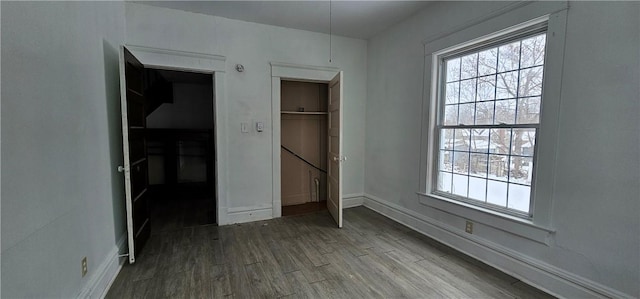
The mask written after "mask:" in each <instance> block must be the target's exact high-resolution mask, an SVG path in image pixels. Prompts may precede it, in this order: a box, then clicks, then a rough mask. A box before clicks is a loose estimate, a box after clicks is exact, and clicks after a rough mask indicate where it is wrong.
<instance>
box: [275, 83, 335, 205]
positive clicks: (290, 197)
mask: <svg viewBox="0 0 640 299" xmlns="http://www.w3.org/2000/svg"><path fill="white" fill-rule="evenodd" d="M280 88H281V91H280V92H281V96H280V110H281V111H280V117H281V122H280V126H281V128H280V132H281V141H280V144H281V200H282V216H290V215H298V214H304V213H310V212H316V211H322V210H326V209H327V158H328V148H327V144H328V142H327V141H328V123H327V121H328V112H327V111H328V97H329V95H328V90H329V85H328V84H327V83H313V82H301V81H286V80H282V81H281V86H280Z"/></svg>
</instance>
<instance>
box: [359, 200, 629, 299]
mask: <svg viewBox="0 0 640 299" xmlns="http://www.w3.org/2000/svg"><path fill="white" fill-rule="evenodd" d="M364 197H365V200H364V206H365V207H367V208H369V209H371V210H374V211H376V212H378V213H380V214H382V215H384V216H386V217H389V218H391V219H393V220H395V221H396V222H398V223H401V224H403V225H406V226H408V227H410V228H412V229H414V230H416V231H418V232H420V233H422V234H424V235H426V236H428V237H430V238H433V239H435V240H437V241H438V242H441V243H443V244H445V245H447V246H450V247H452V248H454V249H456V250H458V251H460V252H462V253H465V254H467V255H469V256H471V257H473V258H475V259H478V260H480V261H482V262H483V263H486V264H488V265H490V266H492V267H495V268H497V269H499V270H501V271H503V272H505V273H507V274H509V275H512V276H514V277H516V278H518V279H520V280H522V281H524V282H526V283H528V284H530V285H533V286H535V287H537V288H539V289H541V290H544V291H545V292H548V293H549V294H552V295H554V296H558V297H561V298H562V297H566V298H587V297H588V298H592V297H609V298H633V296H631V295H629V294H625V293H623V292H620V291H617V290H614V289H612V288H610V287H607V286H605V285H602V284H599V283H597V282H595V281H592V280H590V279H587V278H584V277H582V276H579V275H576V274H574V273H571V272H568V271H566V270H563V269H560V268H558V267H556V266H553V265H551V264H548V263H546V262H543V261H540V260H538V259H534V258H531V257H529V256H527V255H524V254H522V253H520V252H517V251H515V250H513V249H510V248H507V247H504V246H502V245H500V244H497V243H494V242H491V241H488V240H486V239H483V238H480V237H478V236H476V235H471V234H467V233H465V232H464V230H463V229H458V228H455V227H452V226H450V225H449V224H446V223H443V222H440V221H438V220H436V219H432V218H429V217H426V216H424V215H420V214H418V213H416V212H414V211H411V210H409V209H406V208H404V207H401V206H398V205H396V204H394V203H391V202H388V201H386V200H384V199H381V198H378V197H376V196H373V195H370V194H365V195H364Z"/></svg>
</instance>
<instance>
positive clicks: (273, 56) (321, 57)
mask: <svg viewBox="0 0 640 299" xmlns="http://www.w3.org/2000/svg"><path fill="white" fill-rule="evenodd" d="M126 14H127V22H126V24H127V43H129V44H133V45H141V46H147V47H156V48H162V49H172V50H182V51H190V52H200V53H209V54H216V55H222V56H225V57H226V67H227V69H226V74H225V81H226V83H225V93H226V97H227V99H226V101H227V103H228V104H227V108H226V110H227V111H224V112H223V113H226V115H228V120H229V121H228V122H229V123H228V124H227V127H228V132H227V136H228V144H218V145H217V146H218V147H226V148H228V152H229V155H228V161H229V170H228V173H227V174H222V175H227V176H228V178H227V180H226V181H228V182H229V184H228V186H226V187H227V208H229V209H242V210H251V209H265V208H270V207H272V197H271V194H272V192H271V191H272V179H271V177H272V161H271V160H272V159H271V158H272V150H271V148H272V128H271V70H270V65H269V63H270V62H285V63H296V64H303V65H319V66H333V67H338V68H340V69H342V70H343V71H344V78H345V79H344V82H345V83H344V108H343V109H344V112H343V113H344V125H343V126H344V149H343V150H344V153H345V155H346V156H348V157H349V160H348V161H347V162H346V163H344V164H343V165H344V169H343V174H344V175H343V177H344V179H343V190H344V194H358V195H359V194H362V192H363V190H364V173H363V170H364V129H365V128H364V115H365V107H364V106H365V99H366V47H367V42H366V41H364V40H358V39H352V38H343V37H337V36H334V37H333V63H329V62H328V60H329V51H328V42H329V37H328V35H326V34H321V33H314V32H309V31H302V30H295V29H287V28H282V27H275V26H269V25H262V24H256V23H250V22H243V21H237V20H231V19H226V18H221V17H213V16H208V15H203V14H195V13H190V12H184V11H179V10H174V9H167V8H159V7H153V6H148V5H144V4H137V3H127V4H126ZM193 28H198V29H197V30H194V29H193ZM238 63H240V64H243V65H244V67H245V71H244V72H243V73H238V72H236V70H235V65H236V64H238ZM258 121H261V122H264V124H265V130H264V132H262V133H257V132H255V129H253V123H255V122H258ZM241 122H248V123H250V124H251V125H250V128H251V133H248V134H243V133H241V130H240V123H241Z"/></svg>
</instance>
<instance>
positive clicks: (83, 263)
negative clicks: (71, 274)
mask: <svg viewBox="0 0 640 299" xmlns="http://www.w3.org/2000/svg"><path fill="white" fill-rule="evenodd" d="M88 269H89V268H88V267H87V257H86V256H85V257H83V258H82V277H85V275H87V271H88Z"/></svg>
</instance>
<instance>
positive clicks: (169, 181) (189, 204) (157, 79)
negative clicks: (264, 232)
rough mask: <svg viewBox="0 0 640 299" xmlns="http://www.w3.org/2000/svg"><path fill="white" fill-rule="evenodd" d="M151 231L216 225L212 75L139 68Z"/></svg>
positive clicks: (153, 232)
mask: <svg viewBox="0 0 640 299" xmlns="http://www.w3.org/2000/svg"><path fill="white" fill-rule="evenodd" d="M143 78H145V84H144V85H145V87H146V89H145V93H144V97H145V101H146V109H145V110H146V128H145V131H146V133H145V138H146V152H147V159H148V191H149V197H148V198H149V201H148V210H149V215H150V217H149V218H150V224H151V233H152V234H156V233H163V232H165V231H170V230H176V229H180V228H185V227H192V226H199V225H210V224H216V215H217V214H216V202H215V194H216V193H215V181H216V180H215V171H214V169H215V159H214V157H215V138H214V127H213V124H214V116H213V115H214V103H213V97H214V96H213V91H214V90H213V76H212V75H211V74H201V73H193V72H184V71H173V70H161V69H151V68H145V69H144V76H143Z"/></svg>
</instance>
